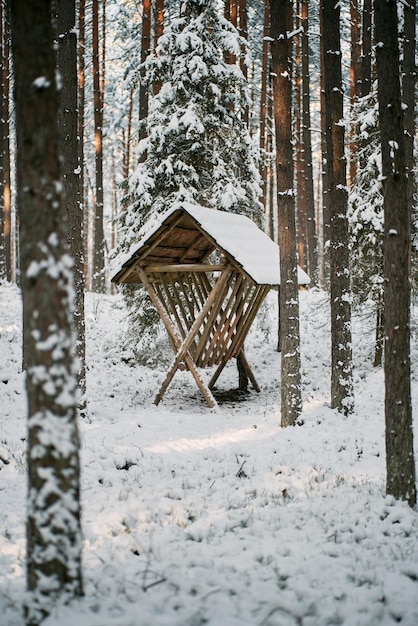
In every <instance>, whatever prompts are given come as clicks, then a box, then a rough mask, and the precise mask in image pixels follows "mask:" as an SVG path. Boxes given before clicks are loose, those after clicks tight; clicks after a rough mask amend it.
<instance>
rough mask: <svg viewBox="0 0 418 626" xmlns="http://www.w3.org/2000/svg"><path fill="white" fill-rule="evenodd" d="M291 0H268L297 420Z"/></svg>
mask: <svg viewBox="0 0 418 626" xmlns="http://www.w3.org/2000/svg"><path fill="white" fill-rule="evenodd" d="M292 30H293V19H292V1H291V0H272V3H271V37H272V46H271V52H272V75H273V97H274V118H275V129H276V170H277V203H278V241H279V247H280V304H279V309H280V318H281V348H282V360H281V411H282V417H281V423H282V426H290V425H294V424H296V421H297V419H298V417H299V415H300V413H301V410H302V398H301V376H300V347H299V343H300V337H299V297H298V280H297V261H296V224H295V193H294V188H293V145H292V125H291V111H292V46H291V40H290V39H289V38H288V33H290V32H292Z"/></svg>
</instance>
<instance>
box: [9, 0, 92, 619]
mask: <svg viewBox="0 0 418 626" xmlns="http://www.w3.org/2000/svg"><path fill="white" fill-rule="evenodd" d="M11 16H12V23H11V24H12V46H13V65H14V76H15V111H16V135H17V155H16V163H17V201H18V205H19V214H20V219H21V230H20V235H21V246H20V253H21V270H22V277H21V281H22V296H23V344H24V353H25V362H26V388H27V397H28V453H27V459H28V509H27V510H28V512H27V586H28V592H29V593H28V596H27V605H26V622H27V624H28V625H30V626H35V625H36V626H38V625H39V624H40V622H41V621H42V620H43V619H44V618H45V617H47V616H48V615H49V614H50V613H51V612H52V611H53V610H54V609H55V608H56V606H57V605H58V604H65V603H67V602H69V601H70V600H71V599H73V598H74V597H75V596H78V595H80V594H81V593H82V580H81V543H82V542H81V531H80V503H79V458H78V450H79V440H78V432H77V421H76V415H77V381H76V378H75V376H74V374H73V372H74V369H75V362H74V356H73V348H74V345H73V326H72V315H71V310H72V294H73V280H72V273H71V263H69V260H68V259H69V250H68V246H67V238H66V233H65V230H64V226H63V225H64V221H65V210H64V206H63V201H62V195H61V193H62V192H61V186H60V185H59V184H57V183H59V181H60V180H61V171H60V159H59V144H60V139H59V128H58V92H57V83H56V62H57V59H56V53H55V49H54V45H53V44H54V33H53V29H52V20H51V16H52V6H51V2H45V0H32V1H31V2H27V0H14V2H13V3H11ZM34 24H36V28H34Z"/></svg>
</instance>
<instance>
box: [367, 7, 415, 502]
mask: <svg viewBox="0 0 418 626" xmlns="http://www.w3.org/2000/svg"><path fill="white" fill-rule="evenodd" d="M374 6H375V16H376V41H377V42H378V43H377V47H376V67H377V78H378V100H379V117H380V142H381V147H382V174H383V198H384V200H383V202H384V212H385V220H384V222H385V230H384V279H385V280H384V299H385V364H384V371H385V421H386V490H387V493H390V494H392V495H393V496H395V498H399V499H401V500H407V501H408V502H409V504H410V505H411V506H414V505H415V504H416V484H415V463H414V444H413V428H412V406H411V362H410V267H411V212H412V206H411V197H410V194H409V192H408V191H409V190H408V176H407V170H406V158H405V139H404V116H403V110H402V98H401V88H400V64H399V47H398V17H397V2H396V0H388V1H387V2H381V1H380V0H375V5H374Z"/></svg>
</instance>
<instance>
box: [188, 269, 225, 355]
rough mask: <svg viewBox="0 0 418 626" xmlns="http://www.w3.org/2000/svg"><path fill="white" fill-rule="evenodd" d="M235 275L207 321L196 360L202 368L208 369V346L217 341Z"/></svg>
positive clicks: (221, 293)
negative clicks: (221, 319) (219, 322)
mask: <svg viewBox="0 0 418 626" xmlns="http://www.w3.org/2000/svg"><path fill="white" fill-rule="evenodd" d="M233 278H234V274H233V273H232V272H231V273H230V275H229V277H228V280H227V282H226V283H225V286H224V288H223V290H222V291H220V292H219V294H218V297H217V299H216V301H215V302H214V304H213V307H212V309H211V311H210V313H209V315H208V317H207V319H206V320H205V323H204V328H203V331H202V335H201V339H200V342H199V345H198V347H197V350H196V353H195V360H196V362H197V363H198V364H200V365H199V366H200V367H206V365H207V362H206V358H204V357H203V355H205V354H206V353H207V346H208V345H210V344H211V343H213V341H216V335H217V333H218V321H219V319H220V318H221V317H222V315H223V303H224V301H225V298H226V297H227V295H228V292H229V291H230V289H231V283H232V281H233Z"/></svg>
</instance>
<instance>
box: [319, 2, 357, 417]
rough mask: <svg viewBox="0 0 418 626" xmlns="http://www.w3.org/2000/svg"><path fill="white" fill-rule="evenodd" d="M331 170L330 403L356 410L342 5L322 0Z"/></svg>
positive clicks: (327, 137) (327, 126)
mask: <svg viewBox="0 0 418 626" xmlns="http://www.w3.org/2000/svg"><path fill="white" fill-rule="evenodd" d="M321 12H322V25H323V29H322V34H323V50H324V83H325V84H324V87H325V119H326V150H327V173H328V184H329V201H330V207H331V228H330V292H331V407H332V408H336V409H338V411H340V412H341V413H344V414H348V413H351V412H352V410H353V373H352V347H351V295H350V272H349V253H348V246H347V242H348V220H347V201H348V191H347V175H346V159H345V154H344V126H343V123H342V119H343V92H342V76H341V47H340V31H339V28H340V8H339V4H336V3H335V1H334V0H322V3H321Z"/></svg>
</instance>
